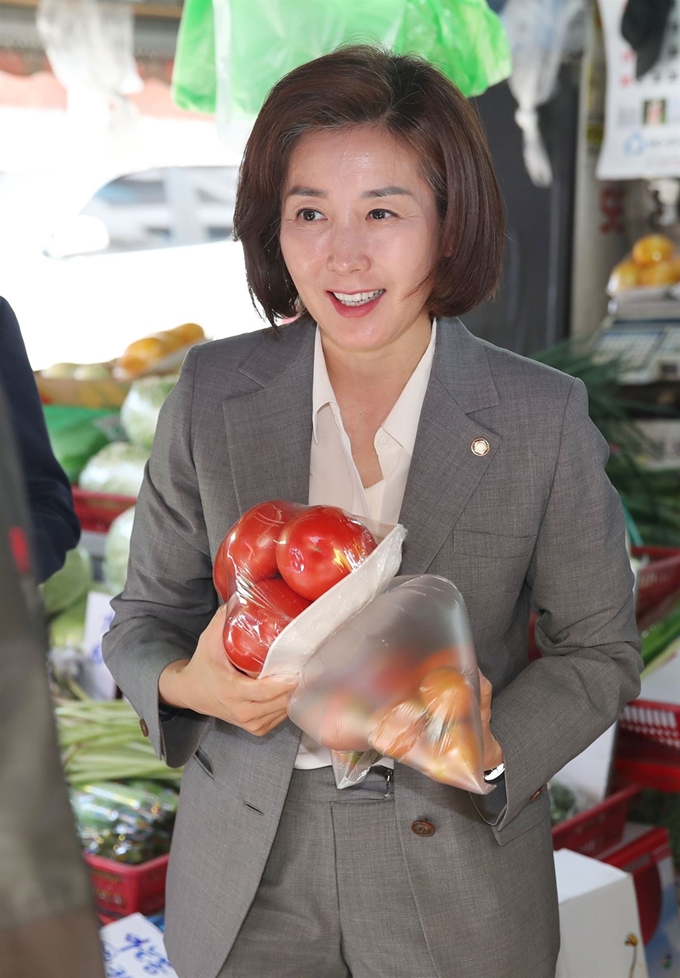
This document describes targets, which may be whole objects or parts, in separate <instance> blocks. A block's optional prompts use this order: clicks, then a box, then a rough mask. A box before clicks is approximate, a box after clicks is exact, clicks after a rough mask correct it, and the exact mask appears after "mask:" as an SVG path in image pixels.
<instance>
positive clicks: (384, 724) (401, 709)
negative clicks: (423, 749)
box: [368, 699, 428, 760]
mask: <svg viewBox="0 0 680 978" xmlns="http://www.w3.org/2000/svg"><path fill="white" fill-rule="evenodd" d="M427 722H428V717H427V714H426V713H425V710H424V709H423V704H422V703H421V702H420V701H419V700H413V699H409V700H404V701H403V702H402V703H397V704H396V705H393V706H388V707H385V708H383V709H382V710H376V712H375V713H374V714H373V716H372V717H371V719H370V722H369V727H368V739H369V741H370V744H371V746H372V747H373V748H375V750H377V751H380V753H381V754H385V755H386V757H393V758H394V759H395V760H402V759H403V758H405V757H407V755H409V754H410V753H411V751H412V750H413V748H414V747H415V746H416V744H417V743H418V741H419V740H420V738H421V737H422V736H423V734H424V732H425V729H426V727H427Z"/></svg>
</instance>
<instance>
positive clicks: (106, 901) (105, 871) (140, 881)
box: [84, 854, 170, 919]
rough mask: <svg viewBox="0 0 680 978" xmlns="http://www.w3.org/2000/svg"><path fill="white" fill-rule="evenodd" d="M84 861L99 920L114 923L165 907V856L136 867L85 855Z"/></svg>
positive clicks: (101, 857) (166, 863)
mask: <svg viewBox="0 0 680 978" xmlns="http://www.w3.org/2000/svg"><path fill="white" fill-rule="evenodd" d="M84 858H85V862H86V863H87V864H88V867H89V870H90V880H91V882H92V890H93V892H94V902H95V906H96V908H97V912H98V913H99V914H100V916H104V917H106V918H107V919H116V918H118V917H127V916H128V914H131V913H143V914H150V913H154V912H156V911H157V910H162V909H163V907H164V906H165V877H166V875H167V872H168V860H169V858H170V857H169V856H167V855H166V856H158V858H157V859H150V860H149V861H148V862H146V863H140V864H139V865H137V866H128V865H126V864H125V863H120V862H116V860H115V859H106V858H105V857H103V856H90V855H88V854H85V857H84Z"/></svg>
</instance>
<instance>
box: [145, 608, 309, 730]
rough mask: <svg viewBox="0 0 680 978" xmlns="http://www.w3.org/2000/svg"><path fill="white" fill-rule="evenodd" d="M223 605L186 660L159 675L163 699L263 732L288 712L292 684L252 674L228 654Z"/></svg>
mask: <svg viewBox="0 0 680 978" xmlns="http://www.w3.org/2000/svg"><path fill="white" fill-rule="evenodd" d="M225 616H226V605H221V606H220V607H219V608H218V609H217V611H216V613H215V615H214V616H213V618H212V620H211V622H210V624H209V625H208V627H207V628H206V629H205V631H204V632H202V634H201V637H200V638H199V640H198V645H197V646H196V651H195V652H194V654H193V656H192V657H191V659H179V660H178V661H176V662H171V663H170V665H169V666H166V667H165V669H164V670H163V672H162V673H161V675H160V678H159V680H158V690H159V693H160V698H161V700H162V702H164V703H166V704H167V705H168V706H175V707H180V708H181V709H189V710H194V711H195V712H196V713H203V714H204V715H205V716H212V717H217V719H218V720H224V721H226V723H233V724H234V725H235V726H237V727H242V729H243V730H247V731H248V732H249V733H252V734H255V736H256V737H262V736H264V734H267V733H269V731H270V730H273V729H274V727H276V726H278V724H279V723H281V721H282V720H285V719H286V717H287V716H288V698H289V696H290V694H291V693H292V691H293V689H294V688H295V683H293V682H291V683H285V682H282V681H280V680H277V679H269V678H265V679H251V678H250V676H245V675H244V674H243V673H242V672H240V671H239V670H238V669H237V668H236V667H235V666H234V665H232V663H231V662H230V661H229V659H228V658H227V655H226V652H225V651H224V645H223V644H222V630H223V628H224V619H225Z"/></svg>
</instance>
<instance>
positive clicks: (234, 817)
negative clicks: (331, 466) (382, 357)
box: [104, 319, 641, 978]
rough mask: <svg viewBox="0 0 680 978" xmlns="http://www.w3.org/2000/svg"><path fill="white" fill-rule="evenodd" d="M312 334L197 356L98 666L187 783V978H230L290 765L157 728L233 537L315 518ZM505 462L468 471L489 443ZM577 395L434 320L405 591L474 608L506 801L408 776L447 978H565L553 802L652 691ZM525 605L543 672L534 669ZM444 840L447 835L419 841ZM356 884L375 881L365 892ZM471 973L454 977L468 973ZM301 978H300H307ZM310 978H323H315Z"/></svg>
mask: <svg viewBox="0 0 680 978" xmlns="http://www.w3.org/2000/svg"><path fill="white" fill-rule="evenodd" d="M313 348H314V325H313V323H312V322H311V321H310V320H309V319H305V320H302V321H301V322H299V323H297V324H293V325H289V326H286V327H285V328H284V329H283V331H282V334H281V335H280V336H275V335H274V334H273V333H272V331H270V330H265V331H263V332H259V333H249V334H246V335H244V336H239V337H235V338H233V339H228V340H221V341H217V342H213V343H210V344H208V345H206V346H203V347H199V348H197V349H196V350H194V351H192V353H191V354H190V355H189V357H187V360H186V363H185V365H184V368H183V371H182V376H181V379H180V381H179V383H178V385H177V387H176V388H175V390H174V391H173V393H172V394H171V395H170V397H169V398H168V400H167V402H166V404H165V406H164V408H163V410H162V412H161V417H160V421H159V426H158V431H157V435H156V440H155V443H154V448H153V452H152V456H151V460H150V462H149V466H148V471H147V475H146V478H145V481H144V485H143V487H142V491H141V494H140V497H139V502H138V506H137V514H136V519H135V526H134V531H133V536H132V547H131V558H130V567H129V572H128V580H127V584H126V587H125V591H124V592H123V594H122V595H121V596H120V597H118V598H117V599H115V601H114V607H115V611H116V615H115V619H114V622H113V625H112V629H111V632H110V633H109V635H108V636H107V638H106V640H105V642H104V655H105V658H106V661H107V663H108V665H109V667H110V669H111V670H112V672H113V674H114V676H115V677H116V679H117V681H118V683H119V685H120V686H121V688H122V690H123V692H124V693H125V695H126V696H128V697H129V698H130V700H131V701H132V703H133V704H134V706H135V708H136V710H137V711H138V712H139V714H140V716H141V717H143V718H144V719H145V721H146V723H147V725H148V728H149V734H150V737H151V739H152V741H153V743H154V745H155V747H156V749H157V751H158V752H159V754H160V755H162V756H164V757H165V758H166V759H167V761H168V763H169V764H171V765H181V764H185V765H186V770H185V773H184V777H183V788H182V803H181V805H180V812H179V817H178V821H177V826H176V830H175V836H174V843H173V852H172V856H171V861H170V873H169V880H168V892H167V943H168V948H169V951H170V955H171V958H172V960H173V962H174V964H175V967H176V969H177V971H178V973H179V974H180V975H181V976H182V978H185V976H186V978H214V976H215V975H216V974H217V972H218V971H219V969H220V966H221V964H222V963H223V961H224V958H225V956H226V955H227V953H228V951H229V949H230V947H231V944H232V943H233V940H234V938H235V936H236V934H237V932H238V929H239V927H240V925H241V922H242V920H243V918H244V916H245V914H246V912H247V910H248V907H249V905H250V903H251V901H252V899H253V896H254V894H255V892H256V889H257V886H258V882H259V880H260V877H261V874H262V871H263V868H264V865H265V862H266V860H267V855H268V853H269V850H270V847H271V844H272V841H273V838H274V834H275V832H276V828H277V824H278V821H279V817H280V813H281V810H282V807H283V804H284V800H285V795H286V791H287V787H288V783H289V780H290V777H291V772H292V768H293V764H294V761H295V756H296V752H297V747H298V740H299V730H298V729H297V728H296V727H294V725H293V724H292V723H291V722H290V721H287V722H285V723H283V724H282V725H280V726H279V727H277V728H276V729H275V730H273V731H272V732H271V733H270V734H268V735H267V736H266V737H264V738H257V737H255V736H253V735H251V734H249V733H246V732H245V731H244V730H241V729H240V728H237V727H234V726H231V725H229V724H226V723H223V722H221V721H217V720H214V719H211V718H206V717H203V716H198V715H196V714H193V713H190V712H185V713H182V714H180V715H178V716H176V717H175V718H173V719H172V720H170V721H169V722H161V720H160V718H159V711H158V693H157V682H158V676H159V675H160V673H161V672H162V670H163V669H164V668H165V666H166V665H168V663H170V662H172V661H173V660H176V659H178V658H183V657H187V656H190V655H191V654H192V652H193V649H194V648H195V645H196V641H197V638H198V636H199V634H200V632H201V631H202V629H203V628H204V627H205V626H206V624H207V622H208V621H209V619H210V617H211V615H212V614H213V613H214V611H215V609H216V607H217V598H216V595H215V592H214V590H213V587H212V579H211V567H212V558H213V557H214V555H215V553H216V551H217V548H218V546H219V543H220V541H221V539H222V537H223V535H224V534H225V532H226V531H227V529H228V528H229V527H230V526H231V524H232V523H233V522H235V520H236V519H237V518H238V516H239V515H240V514H241V513H242V512H244V510H246V509H248V508H249V507H250V506H252V505H254V504H255V503H258V502H260V501H262V500H264V499H271V498H279V499H291V500H299V501H306V499H307V493H308V480H309V456H310V446H311V437H312V427H311V413H312V368H313ZM480 437H482V438H486V440H487V441H488V443H489V445H490V451H489V453H488V454H487V455H486V456H477V455H475V454H474V453H473V452H472V451H471V447H470V446H471V443H472V442H473V441H474V440H475V439H476V438H480ZM606 459H607V446H606V443H605V442H604V440H603V438H602V437H601V435H600V434H599V432H598V431H597V429H596V428H595V426H594V425H593V424H592V422H591V421H590V419H589V417H588V412H587V397H586V392H585V388H584V386H583V384H582V383H581V382H580V381H578V380H574V379H573V378H571V377H567V376H565V375H564V374H561V373H559V372H558V371H555V370H552V369H550V368H548V367H545V366H543V365H541V364H538V363H536V362H534V361H531V360H527V359H524V358H523V357H520V356H517V355H515V354H512V353H509V352H507V351H505V350H501V349H499V348H497V347H494V346H492V345H490V344H488V343H485V342H482V341H480V340H478V339H476V338H474V337H473V336H472V335H471V334H470V333H469V332H468V331H467V330H466V329H465V327H464V326H463V325H462V324H461V323H460V322H459V321H458V320H455V319H454V320H441V321H440V325H439V329H438V335H437V346H436V350H435V357H434V363H433V367H432V374H431V377H430V381H429V385H428V388H427V393H426V397H425V401H424V404H423V410H422V414H421V419H420V426H419V429H418V436H417V440H416V446H415V452H414V455H413V460H412V463H411V469H410V473H409V478H408V484H407V487H406V493H405V496H404V502H403V506H402V511H401V517H400V519H401V522H402V523H403V524H404V525H405V526H406V528H407V530H408V537H407V540H406V544H405V549H404V560H403V564H402V572H403V573H410V574H414V573H424V572H430V573H434V574H441V575H442V576H444V577H447V578H449V579H451V580H452V581H453V582H454V583H455V584H456V585H457V586H458V587H459V588H460V590H461V592H462V594H463V596H464V598H465V601H466V605H467V609H468V613H469V616H470V621H471V626H472V632H473V637H474V642H475V648H476V651H477V656H478V660H479V665H480V668H481V669H482V671H483V672H484V673H485V674H486V675H487V676H488V677H489V679H490V680H491V682H492V683H493V687H494V698H493V719H492V729H493V730H494V733H495V735H496V737H497V738H498V740H499V741H500V743H501V745H502V747H503V751H504V754H505V763H506V777H505V784H504V785H501V786H500V787H498V788H497V789H496V790H495V791H494V792H492V793H491V794H490V795H489V796H487V797H486V798H484V799H480V798H479V797H475V798H473V797H472V796H470V795H468V794H467V793H466V792H463V791H460V790H457V789H454V788H449V787H446V786H443V785H440V784H437V783H435V782H434V781H431V780H430V779H428V778H427V777H425V776H423V775H421V774H419V773H417V772H415V771H413V770H411V769H409V768H407V767H404V766H401V765H397V772H396V776H395V792H396V796H395V801H396V806H397V809H396V810H397V817H398V821H399V826H400V833H401V843H402V849H403V853H404V857H405V859H406V862H407V865H408V869H409V876H410V880H411V884H412V888H413V893H414V897H415V901H416V905H417V907H418V912H419V914H420V916H421V919H422V922H423V926H424V928H425V933H426V936H427V939H428V944H429V947H430V950H431V953H432V956H433V959H434V961H435V962H436V964H437V966H438V968H440V970H441V974H442V976H444V975H446V976H448V975H453V974H454V973H455V976H456V978H517V976H518V975H520V974H521V975H522V976H523V978H549V976H551V975H552V974H553V973H554V964H555V959H556V956H557V950H558V943H559V936H558V923H557V900H556V893H555V882H554V873H553V864H552V846H551V836H550V822H549V804H548V797H547V792H546V791H545V790H541V789H543V788H544V786H545V783H546V781H547V780H548V779H549V778H550V777H552V776H553V775H554V774H555V772H556V771H558V770H559V769H560V768H561V767H562V766H563V765H564V764H565V763H566V762H567V761H568V760H570V759H571V758H572V757H574V756H575V755H576V754H578V753H579V752H580V751H582V750H583V749H584V748H585V747H586V746H587V745H588V744H590V743H591V742H592V741H593V740H594V739H595V738H596V737H597V736H598V735H599V734H600V733H601V732H602V731H604V730H605V729H606V728H607V727H608V726H609V725H610V724H611V723H612V722H613V721H614V720H615V719H616V717H617V715H618V713H619V711H620V709H621V708H622V706H623V705H624V704H625V703H626V702H627V701H628V700H630V699H631V698H633V697H634V696H635V695H636V694H637V692H638V689H639V671H640V667H641V660H640V657H639V654H638V650H639V639H638V634H637V629H636V626H635V617H634V601H633V592H632V584H633V577H632V574H631V571H630V567H629V563H628V559H627V555H626V551H625V547H624V524H623V518H622V512H621V506H620V503H619V499H618V496H617V494H616V492H615V490H614V489H613V488H612V486H611V485H610V483H609V481H608V480H607V478H606V476H605V474H604V464H605V461H606ZM530 606H533V608H535V609H536V611H537V612H538V614H539V622H538V627H537V630H536V634H537V639H538V642H539V645H540V647H541V649H542V652H543V657H542V658H541V660H540V661H538V662H535V663H533V664H531V665H528V663H527V622H528V616H529V610H530ZM422 818H426V819H429V820H430V821H431V822H432V823H433V824H434V825H435V827H436V830H437V831H436V833H435V835H434V836H432V837H431V838H428V839H423V838H421V837H419V836H417V835H416V834H414V833H413V832H411V830H410V826H411V823H412V822H413V821H414V820H416V819H422ZM357 885H360V881H357ZM454 962H455V967H454ZM301 978H303V976H301ZM310 978H311V976H310Z"/></svg>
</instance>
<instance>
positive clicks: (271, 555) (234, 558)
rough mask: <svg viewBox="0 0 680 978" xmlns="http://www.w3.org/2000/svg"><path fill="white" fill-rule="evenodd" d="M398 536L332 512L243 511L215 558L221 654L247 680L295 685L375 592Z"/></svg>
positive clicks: (276, 503) (389, 569)
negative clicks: (222, 607)
mask: <svg viewBox="0 0 680 978" xmlns="http://www.w3.org/2000/svg"><path fill="white" fill-rule="evenodd" d="M404 536H405V530H404V529H403V527H401V526H397V527H389V526H386V525H384V524H378V523H375V522H371V521H365V520H364V521H359V520H357V518H356V517H353V516H351V515H350V514H348V513H345V512H344V511H343V510H341V509H338V508H337V507H335V506H303V505H301V504H299V503H290V502H285V501H281V500H270V501H268V502H265V503H261V504H259V505H257V506H254V507H253V508H252V509H250V510H248V511H247V512H246V513H244V514H243V516H242V517H241V518H240V519H239V520H238V521H237V522H236V523H235V524H234V526H233V527H232V528H231V529H230V530H229V532H228V533H227V534H226V536H225V538H224V540H223V541H222V543H221V544H220V547H219V549H218V551H217V554H216V556H215V563H214V566H213V580H214V583H215V590H216V591H217V593H218V594H219V595H220V597H221V598H222V600H223V601H225V602H226V603H227V617H226V619H225V624H224V632H223V640H224V647H225V651H226V653H227V655H228V656H229V658H230V659H231V661H232V662H233V663H234V665H236V666H237V667H238V668H239V669H241V670H242V671H243V672H246V673H247V674H249V675H251V676H274V677H276V678H278V679H282V680H288V681H296V680H298V679H299V677H300V675H301V672H302V668H303V666H304V664H305V663H306V662H307V661H308V659H309V658H310V657H311V656H312V655H313V654H314V652H315V651H316V650H317V649H318V648H319V646H320V645H322V644H323V642H325V641H326V639H328V638H329V636H330V635H332V634H333V632H335V631H336V630H337V629H338V628H340V627H341V626H342V625H343V624H345V622H346V621H348V620H349V619H350V618H351V617H352V616H353V615H355V614H357V612H359V611H360V610H361V609H362V608H363V607H364V606H365V605H366V604H368V602H369V601H371V600H372V598H373V597H375V595H376V594H378V593H379V591H380V590H382V589H384V588H385V587H386V586H387V584H388V583H389V582H390V580H391V579H392V578H393V577H394V575H395V574H396V573H397V571H398V569H399V564H400V563H401V546H402V542H403V539H404Z"/></svg>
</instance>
